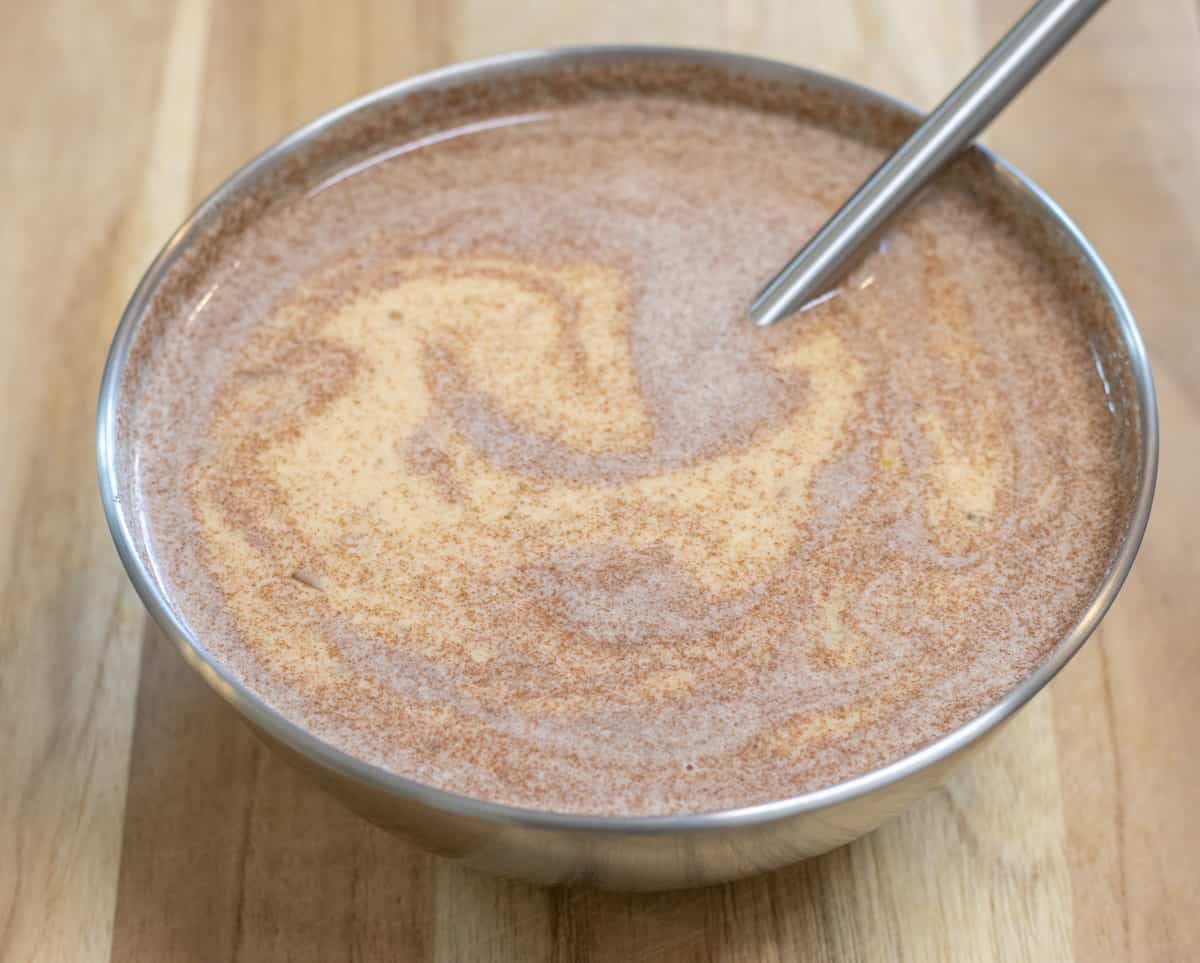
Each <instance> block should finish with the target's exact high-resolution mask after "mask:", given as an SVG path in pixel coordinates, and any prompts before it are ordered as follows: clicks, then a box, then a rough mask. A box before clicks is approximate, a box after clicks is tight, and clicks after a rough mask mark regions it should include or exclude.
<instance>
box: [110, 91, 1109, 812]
mask: <svg viewBox="0 0 1200 963" xmlns="http://www.w3.org/2000/svg"><path fill="white" fill-rule="evenodd" d="M485 126H488V125H485ZM880 156H881V155H880V152H879V151H878V150H876V149H875V148H872V147H869V146H867V145H865V144H863V143H860V142H858V141H856V140H853V139H851V138H849V137H843V136H841V135H838V134H835V133H832V132H830V131H828V130H825V129H821V128H818V127H814V126H811V125H806V124H801V123H797V122H796V121H794V120H791V119H788V118H787V117H784V116H779V115H774V114H766V113H756V112H753V111H749V110H746V109H738V108H733V107H727V106H722V105H720V104H714V103H702V102H695V101H685V100H680V99H673V98H669V97H655V96H641V97H625V98H621V97H607V98H595V99H593V100H587V99H585V100H584V101H582V102H580V103H576V104H574V105H571V106H566V107H563V108H561V109H557V110H554V111H549V112H545V113H544V114H537V115H532V116H531V117H530V118H525V119H524V122H521V123H511V124H507V125H503V124H498V125H491V126H489V127H488V129H482V128H481V129H479V130H478V131H476V132H475V133H471V134H468V135H464V136H461V137H456V138H452V139H447V140H443V141H441V142H440V143H434V144H431V145H429V146H425V147H421V148H419V149H414V150H411V151H406V152H400V153H397V154H396V155H395V156H394V157H392V158H391V159H387V160H383V161H381V162H380V163H378V164H373V165H365V166H363V167H362V168H361V169H359V170H357V171H354V172H353V173H351V172H346V175H345V176H340V177H333V178H331V179H330V182H329V183H328V185H327V186H326V187H325V188H324V189H323V190H320V191H317V192H316V193H314V194H312V195H311V196H309V197H307V198H306V199H303V200H296V201H294V202H292V203H291V204H289V205H288V206H286V207H284V208H282V209H276V210H273V211H271V212H268V213H267V214H265V215H263V216H262V217H261V218H260V220H259V221H258V222H256V223H254V224H252V225H251V226H250V227H249V228H248V229H247V231H246V232H245V233H244V235H243V236H241V237H240V238H238V239H237V240H236V241H235V242H232V243H230V244H229V246H228V249H227V252H226V254H225V256H223V257H222V258H220V259H219V260H218V261H217V262H216V263H214V264H212V265H211V266H210V268H209V271H210V276H211V284H208V285H207V286H206V288H205V294H204V296H203V298H197V299H196V300H195V303H193V304H190V305H188V306H186V307H187V310H183V309H182V308H181V310H180V311H179V312H177V313H178V317H177V318H175V319H173V320H172V321H171V322H170V323H169V324H167V325H166V328H165V331H164V333H163V335H162V337H161V338H160V339H159V343H158V344H157V345H156V346H155V350H154V353H153V356H152V357H151V358H150V361H149V362H148V363H147V364H146V372H145V375H144V378H143V382H144V383H143V385H142V389H141V392H140V396H139V407H138V408H137V410H136V411H135V412H133V415H132V417H133V420H134V425H135V429H134V431H135V436H136V438H137V444H138V466H139V467H138V470H139V479H140V481H139V484H140V491H141V495H142V499H143V510H144V513H145V517H146V519H147V524H148V527H149V530H150V538H151V542H152V545H153V548H154V552H155V556H156V564H157V566H158V569H159V571H160V572H161V577H162V579H163V581H164V583H165V584H166V585H167V587H168V588H169V591H170V593H171V596H172V598H173V599H174V600H175V602H176V603H177V605H178V607H179V610H180V612H181V613H182V615H183V617H184V619H185V620H186V621H187V623H188V624H189V625H190V626H191V628H192V630H193V631H194V632H195V634H196V636H197V637H198V638H199V639H200V640H201V642H202V643H203V644H204V645H205V646H206V647H207V648H209V649H210V651H212V652H213V653H214V654H215V655H216V656H217V657H218V658H219V659H220V660H221V661H222V662H223V663H224V664H225V665H227V666H229V667H230V669H231V670H232V671H233V672H234V673H235V674H236V675H237V676H238V677H239V678H240V679H242V680H243V681H244V682H245V683H246V684H247V685H248V686H250V688H251V689H253V690H254V691H255V692H257V693H258V694H260V695H261V696H262V697H263V698H264V699H266V700H267V701H268V702H270V703H272V704H273V705H275V706H276V707H278V708H279V709H280V710H281V711H283V712H284V713H285V714H287V715H288V716H289V717H291V718H293V719H295V720H296V721H297V722H299V723H300V724H302V725H304V726H306V727H308V728H309V729H310V730H312V731H313V732H315V733H316V734H318V735H320V736H321V737H323V738H325V739H327V740H328V741H329V742H331V743H333V744H335V745H337V746H339V747H341V748H343V749H345V750H347V751H349V752H352V753H354V754H355V755H358V756H360V757H361V758H364V759H366V760H369V761H371V762H374V763H378V764H379V765H382V766H385V767H387V768H389V769H392V770H394V771H395V772H398V773H400V774H402V775H406V776H411V777H413V778H416V779H419V780H421V781H424V782H428V783H431V784H433V785H437V786H441V787H444V788H447V789H451V790H455V791H458V792H463V793H467V794H470V795H476V796H481V797H484V798H488V799H493V800H497V801H501V802H506V803H514V804H519V805H526V806H532V807H536V808H542V809H552V810H561V811H586V812H593V813H623V814H647V813H674V812H694V811H702V810H711V809H716V808H723V807H730V806H737V805H744V804H749V803H754V802H759V801H764V800H768V799H775V798H781V797H784V796H789V795H793V794H795V793H798V792H801V791H803V790H807V789H813V788H817V787H820V786H823V785H828V784H831V783H833V782H835V781H838V780H841V779H844V778H847V777H851V776H854V775H858V774H861V773H863V772H865V771H868V770H869V769H871V768H873V767H875V766H878V765H880V764H882V763H885V762H887V761H890V760H892V759H895V758H897V757H899V756H900V755H902V754H903V753H905V752H908V751H910V750H912V749H914V748H916V747H918V746H920V745H922V744H925V743H927V742H929V741H930V740H932V739H934V738H936V737H938V736H940V735H943V734H944V733H946V732H948V731H950V730H951V729H952V728H954V727H955V726H956V725H958V724H960V723H962V722H964V721H966V720H967V719H968V718H970V717H971V716H973V715H975V714H976V713H978V712H979V711H980V710H982V709H983V708H985V707H986V706H987V705H989V704H990V703H991V702H992V701H994V699H995V698H996V697H997V696H998V695H1000V694H1001V693H1003V692H1004V691H1005V690H1007V689H1008V688H1010V687H1011V686H1012V685H1013V684H1015V683H1016V682H1017V681H1019V680H1020V679H1021V678H1022V677H1023V676H1025V675H1026V674H1027V673H1028V672H1029V670H1030V669H1031V668H1032V667H1033V666H1034V665H1035V664H1036V663H1037V662H1038V661H1039V660H1040V659H1042V658H1043V657H1044V656H1045V655H1046V654H1047V652H1049V650H1050V649H1051V648H1052V647H1053V646H1054V644H1055V643H1056V642H1058V641H1059V639H1060V638H1061V637H1062V636H1063V634H1064V633H1065V632H1066V631H1067V630H1068V628H1069V627H1070V626H1071V625H1072V624H1073V623H1074V622H1075V621H1076V619H1077V618H1078V617H1079V615H1080V613H1081V611H1082V609H1083V607H1084V606H1085V605H1086V603H1087V601H1088V600H1089V599H1090V597H1091V594H1092V592H1093V591H1094V589H1095V587H1096V585H1097V584H1098V582H1099V580H1100V578H1101V576H1102V574H1103V572H1104V570H1105V568H1106V567H1107V565H1108V563H1109V561H1110V559H1111V555H1112V551H1113V546H1114V544H1115V537H1116V526H1117V524H1118V517H1119V514H1120V511H1119V508H1120V505H1121V499H1120V497H1119V494H1118V493H1119V491H1120V480H1119V478H1118V471H1117V468H1116V464H1117V462H1118V461H1119V458H1118V453H1117V451H1116V442H1115V440H1114V432H1113V425H1112V415H1111V414H1110V411H1109V409H1108V407H1107V405H1106V400H1105V395H1104V391H1103V386H1102V383H1101V381H1100V379H1099V378H1098V377H1097V374H1096V367H1095V359H1094V358H1093V355H1092V351H1091V348H1090V346H1089V339H1088V336H1087V334H1086V333H1085V332H1084V331H1083V329H1082V327H1081V326H1080V324H1078V323H1077V321H1076V319H1075V315H1074V312H1073V309H1072V305H1071V301H1070V293H1069V291H1068V290H1067V289H1065V288H1064V286H1063V285H1062V284H1061V283H1060V279H1058V278H1057V277H1056V276H1055V274H1054V272H1053V271H1052V270H1051V269H1050V268H1049V267H1048V266H1047V265H1046V264H1044V263H1043V262H1042V261H1041V260H1040V259H1039V258H1038V257H1036V256H1034V255H1033V254H1031V253H1030V250H1029V248H1028V247H1027V245H1026V244H1025V243H1024V242H1023V239H1022V238H1021V237H1020V236H1018V235H1017V234H1016V233H1014V231H1013V229H1012V228H1011V227H1008V226H1006V225H1005V224H1003V223H1000V222H998V221H995V220H994V219H993V218H992V217H991V216H990V215H989V213H988V211H987V210H986V209H985V207H984V206H983V205H981V204H977V203H975V201H973V200H972V198H971V196H970V195H969V194H968V193H966V192H964V191H959V190H956V189H943V190H941V191H938V192H935V193H933V194H931V195H929V196H928V197H927V199H926V200H925V201H924V202H923V204H922V205H921V207H920V208H919V210H918V211H917V212H916V213H915V214H914V215H913V216H910V217H909V218H907V219H906V220H905V221H904V222H903V224H901V225H900V226H899V227H898V228H897V229H896V230H894V231H892V232H891V233H890V234H889V236H888V240H887V244H886V250H884V251H882V252H880V253H879V254H878V255H876V256H874V257H872V258H871V259H870V260H869V261H868V262H867V263H866V264H865V265H864V266H863V267H862V268H860V269H859V270H858V271H857V272H856V273H855V274H854V275H853V276H851V278H850V279H849V280H848V281H847V282H846V283H845V284H844V285H843V286H842V288H841V289H840V292H839V294H838V295H837V296H835V297H833V298H831V299H829V300H828V301H826V302H825V303H823V304H821V305H820V306H818V307H815V308H813V309H812V310H810V311H808V312H806V313H805V314H804V315H803V316H802V317H800V318H794V319H792V320H790V321H788V322H786V323H783V324H781V325H779V326H777V327H775V328H773V329H770V330H767V331H760V330H756V329H754V328H752V327H751V326H750V325H749V323H748V321H747V318H746V305H747V304H748V302H749V300H750V298H751V297H752V295H753V294H754V292H755V291H756V290H757V288H758V287H759V285H760V284H761V282H762V281H763V279H764V276H765V275H766V274H769V272H770V270H771V269H772V268H773V267H775V266H777V265H778V264H780V263H782V262H783V261H784V260H786V258H787V256H788V255H790V253H792V250H793V248H794V247H795V245H796V243H797V241H798V240H799V239H802V238H803V237H805V236H807V235H808V234H809V232H811V230H812V229H814V228H815V227H816V226H817V225H818V224H819V223H820V221H821V219H822V218H823V216H824V215H826V214H827V213H828V211H829V210H831V209H832V208H833V207H834V206H835V205H836V203H837V202H838V200H840V199H841V198H842V197H844V196H845V195H846V194H848V193H849V192H850V190H852V188H853V187H854V186H855V185H856V184H857V183H858V182H860V181H861V179H862V178H863V177H864V176H865V175H866V174H867V173H868V172H869V171H870V170H871V169H872V167H873V166H874V165H875V164H876V163H877V162H878V160H879V158H880Z"/></svg>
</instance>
